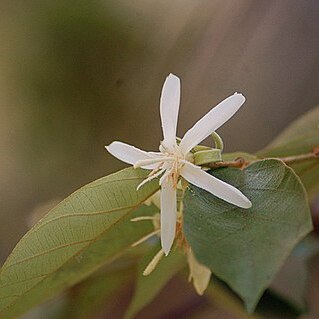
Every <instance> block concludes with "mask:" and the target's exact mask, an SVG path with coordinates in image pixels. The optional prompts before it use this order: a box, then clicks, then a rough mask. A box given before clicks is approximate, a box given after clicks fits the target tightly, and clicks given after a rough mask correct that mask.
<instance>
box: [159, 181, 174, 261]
mask: <svg viewBox="0 0 319 319" xmlns="http://www.w3.org/2000/svg"><path fill="white" fill-rule="evenodd" d="M176 209H177V207H176V189H175V188H174V187H173V184H172V183H171V181H170V180H169V179H167V178H166V179H165V181H164V182H163V183H162V187H161V244H162V248H163V250H164V252H165V255H166V256H167V255H168V253H169V251H170V250H171V247H172V244H173V242H174V238H175V229H176Z"/></svg>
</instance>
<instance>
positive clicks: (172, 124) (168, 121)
mask: <svg viewBox="0 0 319 319" xmlns="http://www.w3.org/2000/svg"><path fill="white" fill-rule="evenodd" d="M180 90H181V88H180V79H179V78H178V77H177V76H176V75H174V74H169V75H168V77H167V78H166V80H165V82H164V85H163V89H162V94H161V100H160V113H161V120H162V128H163V135H164V141H163V145H164V146H165V147H167V148H173V147H174V146H175V144H176V127H177V118H178V110H179V103H180Z"/></svg>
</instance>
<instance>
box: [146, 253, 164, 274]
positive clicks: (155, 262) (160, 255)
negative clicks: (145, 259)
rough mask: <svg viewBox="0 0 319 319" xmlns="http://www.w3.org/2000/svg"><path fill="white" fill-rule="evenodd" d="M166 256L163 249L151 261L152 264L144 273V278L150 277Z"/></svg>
mask: <svg viewBox="0 0 319 319" xmlns="http://www.w3.org/2000/svg"><path fill="white" fill-rule="evenodd" d="M163 256H164V251H163V250H162V249H161V250H160V251H159V252H158V253H157V254H156V255H155V256H154V257H153V259H152V260H151V262H150V263H149V264H148V265H147V267H146V268H145V270H144V271H143V276H148V275H150V274H151V273H152V272H153V270H154V269H155V267H156V266H157V264H158V263H159V262H160V260H161V259H162V258H163Z"/></svg>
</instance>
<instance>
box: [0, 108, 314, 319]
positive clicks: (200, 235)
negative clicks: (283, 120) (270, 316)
mask: <svg viewBox="0 0 319 319" xmlns="http://www.w3.org/2000/svg"><path fill="white" fill-rule="evenodd" d="M318 123H319V108H315V109H314V110H312V111H310V112H309V113H307V114H306V115H305V116H303V117H302V118H300V119H298V120H297V121H296V122H294V123H292V125H291V126H290V127H288V128H287V129H286V130H284V132H283V133H282V134H281V135H280V136H279V137H278V138H276V139H275V140H274V141H273V142H272V143H271V144H270V145H269V146H268V147H266V148H265V149H264V150H261V151H260V152H258V153H257V154H247V153H243V152H238V153H232V154H223V160H224V161H234V160H235V159H236V158H237V157H242V158H244V159H245V161H246V162H247V163H248V164H249V165H248V166H247V167H245V168H244V169H239V168H234V167H225V168H217V169H212V170H210V174H212V175H214V176H216V177H218V178H219V179H221V180H224V181H226V182H227V183H229V184H232V185H234V186H235V187H237V188H238V189H240V190H241V191H242V192H243V193H244V194H245V195H246V196H247V197H248V198H249V199H250V200H251V201H252V203H253V205H252V208H250V209H248V210H244V209H240V208H237V207H234V206H232V205H230V204H228V203H226V202H224V201H222V200H220V199H218V198H216V197H214V196H213V195H210V194H209V193H207V192H206V191H204V190H202V189H199V188H197V187H195V186H193V185H189V186H188V188H187V189H186V192H185V194H184V198H183V207H184V210H183V216H184V217H183V233H184V235H185V237H186V240H187V243H188V244H186V246H185V238H184V237H183V235H181V233H179V236H180V238H179V240H180V242H179V244H181V243H182V244H181V246H182V247H183V249H184V251H187V249H188V248H189V246H188V245H190V247H191V248H192V250H193V252H194V254H195V256H196V258H197V260H198V261H199V262H200V263H202V264H204V265H206V266H207V267H209V268H210V269H211V270H212V273H213V275H214V276H216V277H218V278H219V279H220V280H222V281H224V282H225V283H226V284H227V285H228V286H229V287H230V288H231V289H233V291H235V292H236V293H237V294H238V295H239V296H240V297H241V298H242V300H243V301H244V303H245V305H246V308H247V310H248V311H250V312H252V311H253V310H254V309H255V307H256V304H257V303H258V301H259V299H260V298H261V296H262V295H263V292H264V291H265V289H266V288H267V287H269V285H270V284H271V282H272V280H273V279H274V277H275V275H276V274H277V273H278V271H279V270H280V268H281V267H282V265H283V263H284V262H285V260H286V258H287V257H288V255H289V254H290V252H291V251H292V250H293V249H294V247H296V245H297V244H298V242H299V241H300V240H301V239H302V238H303V237H304V236H305V235H307V233H309V232H310V231H311V229H312V223H311V215H310V210H309V206H308V202H307V193H308V195H311V196H312V197H313V196H314V194H315V195H316V196H318V189H319V178H318V177H319V161H318V158H314V157H313V158H312V159H308V160H305V161H302V162H301V161H299V162H294V161H291V162H290V161H288V160H287V161H285V159H286V158H287V157H290V158H291V157H293V156H296V155H302V154H308V153H311V152H312V151H313V149H314V148H315V147H318V145H319V134H318V133H319V129H318ZM267 158H277V159H267ZM282 160H283V161H284V162H283V161H282ZM287 165H289V166H287ZM147 174H148V171H144V170H142V169H134V168H129V169H124V170H122V171H120V172H117V173H115V174H112V175H109V176H106V177H103V178H101V179H98V180H97V181H95V182H92V183H90V184H88V185H86V186H84V187H82V188H81V189H79V190H78V191H76V192H74V193H73V194H72V195H70V196H69V197H67V198H66V199H65V200H64V201H62V202H61V203H60V204H59V205H58V206H56V207H55V208H54V209H52V210H51V211H50V212H49V213H48V214H47V215H46V216H45V217H44V218H43V219H42V220H40V221H39V222H38V223H37V224H36V225H35V226H34V227H33V228H32V229H31V230H30V231H29V232H28V233H27V234H26V235H25V236H24V237H23V238H22V239H21V240H20V242H19V243H18V244H17V246H16V247H15V249H14V250H13V252H12V253H11V255H10V256H9V257H8V259H7V261H6V262H5V264H4V265H3V267H2V269H1V275H0V316H1V318H4V319H6V318H17V317H18V316H20V315H22V314H23V313H25V312H26V311H27V310H29V309H31V308H33V307H34V306H36V305H39V304H41V303H42V302H44V301H45V300H48V299H50V298H52V297H54V296H57V295H58V294H59V293H61V292H62V291H67V290H68V289H71V290H69V291H71V292H72V291H73V290H72V289H76V291H77V294H76V295H71V296H72V298H70V294H66V296H67V297H66V298H67V302H66V306H67V308H65V312H64V314H63V315H61V316H62V317H61V318H63V316H64V317H68V318H73V317H74V318H75V317H76V318H80V317H81V316H80V315H85V314H88V316H91V315H92V316H94V313H95V311H96V310H98V308H99V307H102V306H103V300H105V299H106V298H109V297H110V296H111V295H112V297H114V295H116V294H117V293H118V291H119V290H120V289H119V288H120V287H121V286H123V285H125V284H126V283H128V282H133V281H134V280H135V293H134V295H133V297H132V300H131V301H130V304H129V306H128V308H127V312H126V318H133V317H134V316H135V315H136V314H137V313H138V312H139V311H140V310H141V309H142V308H143V307H145V306H146V305H147V304H149V303H150V302H152V301H153V300H154V299H156V295H157V294H158V293H159V292H160V291H161V289H162V288H163V287H164V286H165V285H166V283H167V282H168V281H169V280H170V279H171V278H172V277H173V276H175V275H176V274H177V273H179V271H180V270H181V269H182V268H184V267H185V266H186V260H187V258H185V256H184V255H183V250H182V252H179V251H178V250H174V251H173V252H171V253H170V254H169V256H168V257H163V259H162V260H161V261H160V262H159V264H158V266H157V268H156V269H155V270H154V272H153V273H151V274H150V275H149V276H148V277H145V276H143V275H142V271H143V269H144V268H145V266H146V265H147V263H148V262H149V261H150V259H151V258H152V256H154V255H155V253H156V250H158V245H157V243H156V242H157V240H154V241H151V242H150V243H149V244H146V245H144V246H143V248H142V252H143V253H142V257H140V255H139V254H138V251H139V250H138V249H137V248H131V245H132V244H133V243H135V242H136V241H137V240H139V239H140V238H142V237H144V236H146V235H147V234H149V233H151V232H153V231H154V226H153V225H152V223H151V222H150V221H143V222H137V223H133V222H131V219H132V218H134V217H141V216H146V217H147V216H148V217H150V216H153V215H154V214H155V213H158V208H157V207H155V206H153V205H151V206H145V205H143V203H144V202H145V201H146V200H147V199H149V198H150V197H151V196H152V195H153V194H154V193H155V192H156V191H157V190H158V189H159V186H158V180H156V179H154V180H153V181H151V182H149V183H147V184H146V185H144V186H143V187H141V189H140V190H139V191H136V187H137V186H138V185H139V184H140V183H141V181H142V180H143V179H144V178H145V177H146V176H147ZM304 186H305V187H304ZM183 240H184V241H183ZM154 243H155V245H154ZM183 243H184V244H183ZM183 245H184V246H183ZM298 247H300V246H298ZM128 252H131V254H128ZM132 252H134V253H133V255H134V254H135V255H134V258H133V257H132ZM123 255H126V256H128V257H127V258H128V259H129V260H130V265H131V266H130V267H129V270H123V269H122V268H121V267H118V266H119V265H120V264H121V263H114V260H115V259H117V258H118V257H120V256H123ZM308 257H309V258H310V257H311V256H310V254H309V256H308V255H307V258H308ZM106 264H107V265H113V267H114V269H113V271H109V270H107V271H101V270H100V269H101V267H102V266H103V265H106ZM134 269H135V270H134ZM98 270H100V272H97V271H98ZM291 280H294V278H292V279H291ZM213 282H215V280H213ZM76 284H77V286H75V285H76ZM72 287H73V288H72ZM74 287H75V288H74ZM213 287H214V283H213ZM216 287H217V288H212V287H209V288H208V296H210V295H212V296H213V298H215V299H216V300H218V298H219V297H220V296H223V298H226V299H227V298H228V297H229V296H231V294H232V293H231V292H229V291H228V290H227V289H226V290H225V289H220V288H218V287H219V286H216ZM212 289H215V290H212ZM212 291H214V293H213V294H212V293H211V292H212ZM278 291H279V293H280V289H279V290H277V292H278ZM218 296H219V297H218ZM225 296H226V297H225ZM227 296H228V297H227ZM87 298H89V299H88V300H92V303H86V302H84V300H86V299H87ZM232 298H233V296H232V297H231V299H229V300H233V299H232ZM284 298H285V296H284ZM288 298H289V297H288ZM298 298H299V299H300V297H298ZM226 299H225V300H226ZM262 302H263V300H262ZM231 303H232V304H236V306H235V307H234V309H237V310H236V311H238V307H241V306H239V303H238V301H236V302H234V301H231ZM77 304H78V305H80V306H79V308H78V309H73V312H72V311H71V310H70V309H71V308H72V305H73V308H74V305H77ZM68 307H69V308H68ZM70 307H71V308H70ZM257 310H258V309H257ZM238 313H240V316H239V318H240V317H241V318H243V317H246V315H245V314H244V312H243V310H242V308H241V310H239V311H238ZM84 317H85V316H84ZM258 317H259V316H258Z"/></svg>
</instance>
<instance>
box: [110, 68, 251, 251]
mask: <svg viewBox="0 0 319 319" xmlns="http://www.w3.org/2000/svg"><path fill="white" fill-rule="evenodd" d="M244 102H245V97H244V96H243V95H242V94H238V93H235V94H234V95H232V96H230V97H228V98H226V99H225V100H224V101H222V102H220V103H219V104H218V105H217V106H216V107H214V108H213V109H212V110H210V111H209V112H208V113H207V114H206V115H205V116H204V117H203V118H201V119H200V120H199V121H198V122H197V123H196V124H195V125H194V126H193V127H192V128H191V129H190V130H188V131H187V132H186V134H185V135H184V137H183V138H182V140H181V142H180V143H179V144H177V142H176V127H177V117H178V109H179V103H180V80H179V78H178V77H177V76H176V75H173V74H170V75H169V76H168V77H167V78H166V80H165V83H164V85H163V89H162V94H161V100H160V113H161V120H162V128H163V135H164V140H163V141H162V142H161V143H160V147H159V150H160V152H145V151H142V150H140V149H138V148H136V147H134V146H131V145H128V144H125V143H122V142H117V141H116V142H113V143H111V144H110V145H109V146H106V149H107V150H108V151H109V152H110V153H111V154H112V155H113V156H115V157H117V158H118V159H120V160H121V161H123V162H126V163H129V164H132V165H134V167H141V168H144V169H150V170H152V172H151V173H150V175H149V177H148V178H147V179H145V180H144V181H143V182H142V183H141V184H140V185H139V186H138V188H139V187H141V186H142V185H143V184H145V183H146V182H148V181H150V180H152V179H153V178H156V177H159V176H161V178H160V180H159V183H160V185H161V244H162V248H163V251H164V252H165V254H166V255H167V254H168V253H169V251H170V249H171V246H172V244H173V241H174V237H175V228H176V210H177V209H176V189H177V183H178V180H179V177H180V176H182V177H183V178H184V179H186V180H187V181H188V182H189V183H191V184H193V185H195V186H197V187H200V188H202V189H205V190H206V191H208V192H210V193H212V194H213V195H215V196H217V197H219V198H221V199H223V200H225V201H227V202H229V203H231V204H234V205H236V206H239V207H242V208H249V207H251V202H250V201H249V199H248V198H247V197H245V196H244V195H243V194H242V193H241V192H240V191H239V190H238V189H236V188H235V187H234V186H232V185H229V184H227V183H225V182H223V181H221V180H219V179H217V178H216V177H214V176H212V175H210V174H208V173H206V172H205V171H204V170H202V169H201V168H200V167H199V166H196V165H194V164H193V163H192V162H191V161H192V158H193V155H192V153H191V150H192V148H193V147H194V146H196V145H198V144H199V143H200V142H201V141H203V140H204V139H205V138H206V137H208V136H209V135H210V134H211V133H213V132H214V131H215V130H217V129H218V128H219V127H220V126H222V125H223V124H224V123H225V122H226V121H228V120H229V119H230V118H231V117H232V116H233V115H234V114H235V113H236V112H237V111H238V109H239V108H240V107H241V105H242V104H243V103H244Z"/></svg>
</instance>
